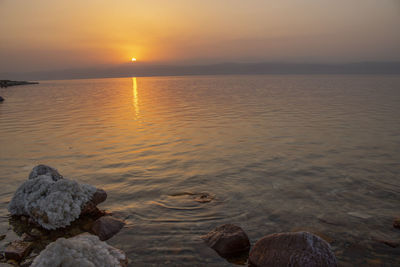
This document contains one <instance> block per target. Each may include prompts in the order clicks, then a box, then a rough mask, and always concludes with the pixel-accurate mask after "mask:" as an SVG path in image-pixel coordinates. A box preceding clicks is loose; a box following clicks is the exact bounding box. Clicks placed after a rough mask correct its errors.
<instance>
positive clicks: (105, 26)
mask: <svg viewBox="0 0 400 267" xmlns="http://www.w3.org/2000/svg"><path fill="white" fill-rule="evenodd" d="M0 18H1V19H0V72H24V71H25V72H27V71H41V70H62V69H70V68H83V67H99V66H113V65H118V64H124V63H127V62H129V61H130V59H131V58H132V57H135V58H137V62H136V63H132V64H171V65H173V64H210V63H221V62H239V63H240V62H243V63H248V62H293V63H346V62H364V61H400V0H335V1H331V0H168V1H166V0H113V1H110V0H69V1H54V0H35V1H27V0H0Z"/></svg>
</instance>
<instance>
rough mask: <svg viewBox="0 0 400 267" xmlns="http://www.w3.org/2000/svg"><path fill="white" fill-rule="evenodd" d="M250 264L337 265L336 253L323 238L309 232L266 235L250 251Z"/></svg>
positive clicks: (260, 266)
mask: <svg viewBox="0 0 400 267" xmlns="http://www.w3.org/2000/svg"><path fill="white" fill-rule="evenodd" d="M249 266H253V267H255V266H256V267H263V266H308V267H314V266H315V267H322V266H334V267H336V266H337V261H336V257H335V254H334V253H333V252H332V250H331V247H330V245H329V244H328V243H327V242H325V241H324V240H323V239H321V238H319V237H318V236H315V235H313V234H310V233H308V232H295V233H293V232H292V233H280V234H272V235H268V236H265V237H264V238H262V239H261V240H259V241H258V242H257V243H256V244H255V245H254V247H253V249H252V250H251V251H250V256H249Z"/></svg>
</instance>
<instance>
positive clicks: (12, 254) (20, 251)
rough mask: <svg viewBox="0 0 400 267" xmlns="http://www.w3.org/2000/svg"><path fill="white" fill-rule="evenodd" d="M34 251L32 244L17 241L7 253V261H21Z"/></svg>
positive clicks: (7, 249) (9, 247)
mask: <svg viewBox="0 0 400 267" xmlns="http://www.w3.org/2000/svg"><path fill="white" fill-rule="evenodd" d="M31 249H32V243H31V242H25V241H20V240H16V241H13V242H12V243H11V244H10V245H8V247H7V248H6V251H5V253H4V254H5V256H6V259H8V260H16V261H21V260H22V259H23V258H24V257H25V256H26V255H28V254H29V252H30V251H31Z"/></svg>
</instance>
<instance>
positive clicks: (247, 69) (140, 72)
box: [0, 62, 400, 80]
mask: <svg viewBox="0 0 400 267" xmlns="http://www.w3.org/2000/svg"><path fill="white" fill-rule="evenodd" d="M224 74H400V62H361V63H348V64H313V63H310V64H304V63H303V64H302V63H220V64H212V65H154V64H145V63H140V62H136V63H133V64H123V65H118V66H110V67H102V68H86V69H66V70H54V71H38V72H29V73H0V78H1V79H23V80H50V79H55V80H56V79H81V78H111V77H142V76H184V75H224Z"/></svg>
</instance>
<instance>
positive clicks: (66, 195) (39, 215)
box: [8, 165, 98, 229]
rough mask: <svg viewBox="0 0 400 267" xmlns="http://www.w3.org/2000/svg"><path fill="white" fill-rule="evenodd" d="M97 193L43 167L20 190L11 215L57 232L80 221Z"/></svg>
mask: <svg viewBox="0 0 400 267" xmlns="http://www.w3.org/2000/svg"><path fill="white" fill-rule="evenodd" d="M96 191H97V189H96V188H95V187H93V186H91V185H87V184H79V183H78V182H76V181H73V180H69V179H65V178H63V177H62V176H61V175H60V174H59V173H58V172H57V170H55V169H53V168H51V167H48V166H45V165H39V166H37V167H35V168H34V169H33V170H32V172H31V174H30V175H29V180H27V181H25V182H24V183H23V184H22V185H21V186H20V187H19V188H18V189H17V191H16V192H15V194H14V197H13V198H12V200H11V202H10V204H9V206H8V210H9V211H10V213H11V215H25V216H29V217H30V220H32V221H33V222H35V223H38V224H39V225H40V226H42V227H43V228H46V229H57V228H61V227H65V226H68V225H70V223H71V222H72V221H74V220H76V219H77V218H78V217H79V216H80V214H81V212H82V209H83V208H84V207H85V205H86V204H87V203H88V202H89V201H90V200H91V199H92V197H93V196H94V195H95V192H96ZM96 201H97V200H96ZM97 202H98V201H97Z"/></svg>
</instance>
